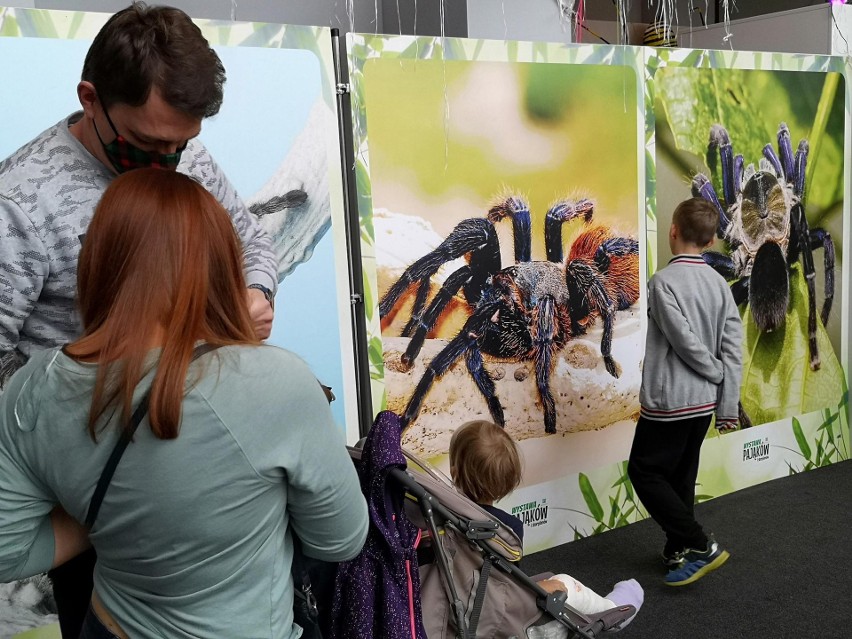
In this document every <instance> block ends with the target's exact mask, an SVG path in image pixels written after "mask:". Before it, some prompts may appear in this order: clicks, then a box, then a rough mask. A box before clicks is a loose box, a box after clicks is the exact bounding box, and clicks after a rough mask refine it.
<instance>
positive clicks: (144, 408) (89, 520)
mask: <svg viewBox="0 0 852 639" xmlns="http://www.w3.org/2000/svg"><path fill="white" fill-rule="evenodd" d="M217 348H219V347H218V346H215V345H213V344H207V343H204V344H199V345H198V346H196V347H195V349H194V350H193V351H192V359H190V363H192V362H194V361H195V360H197V359H198V358H199V357H201V356H202V355H205V354H207V353H209V352H210V351H212V350H215V349H217ZM149 395H150V391H146V392H145V394H144V395H143V396H142V399H141V400H139V405H138V406H137V407H136V410H135V411H133V416H132V417H131V418H130V424H129V425H128V427H127V428H125V429H124V430H122V431H121V437H119V439H118V441H117V442H116V444H115V448H113V449H112V454H111V455H110V456H109V459H108V460H107V463H106V466H104V469H103V472H102V473H101V477H100V479H98V485H97V486H95V492H94V493H93V494H92V500H91V501H90V502H89V510H88V512H87V513H86V522H85V524H86V528H88V529H90V530H91V528H92V526H93V525H94V523H95V519H97V516H98V511H99V510H100V509H101V502H102V501H103V500H104V495H106V491H107V488H109V483H110V481H111V480H112V476H113V474H114V473H115V469H116V467H117V466H118V462H119V461H120V460H121V456H122V455H123V454H124V450H125V449H126V448H127V445H128V444H129V443H130V440H131V439H133V434H134V433H135V432H136V429H137V428H139V424H140V423H141V422H142V419H143V418H144V417H145V413H147V412H148V398H149Z"/></svg>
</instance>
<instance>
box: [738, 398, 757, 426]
mask: <svg viewBox="0 0 852 639" xmlns="http://www.w3.org/2000/svg"><path fill="white" fill-rule="evenodd" d="M737 413H738V416H739V419H740V429H743V428H751V427H752V426H753V424H752V423H751V418H750V417H749V416H748V413H747V412H746V411H745V408H743V403H742V402H737Z"/></svg>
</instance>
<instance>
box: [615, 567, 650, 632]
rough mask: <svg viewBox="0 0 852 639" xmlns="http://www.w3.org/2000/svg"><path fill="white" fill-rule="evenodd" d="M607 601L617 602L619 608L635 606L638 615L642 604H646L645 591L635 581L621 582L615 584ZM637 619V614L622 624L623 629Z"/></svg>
mask: <svg viewBox="0 0 852 639" xmlns="http://www.w3.org/2000/svg"><path fill="white" fill-rule="evenodd" d="M607 599H609V600H610V601H613V602H615V605H617V606H625V605H629V606H633V607H634V608H636V613H638V612H639V609H640V608H641V607H642V604H643V603H645V591H644V590H642V586H640V585H639V582H638V581H636V580H635V579H628V580H626V581H619V582H618V583H617V584H615V586H613V587H612V592H611V593H609V594H608V595H607ZM635 617H636V614H634V615H633V617H630V618H629V619H627V621H625V622H624V623H623V624H621V627H622V628H626V627H627V624H629V623H630V622H631V621H633V619H634V618H635Z"/></svg>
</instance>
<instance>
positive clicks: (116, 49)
mask: <svg viewBox="0 0 852 639" xmlns="http://www.w3.org/2000/svg"><path fill="white" fill-rule="evenodd" d="M82 79H83V80H85V81H88V82H91V83H92V84H93V85H94V87H95V90H96V91H97V93H98V98H99V99H100V100H101V103H102V104H103V105H104V106H105V107H109V106H112V105H113V104H118V103H122V104H127V105H129V106H134V107H135V106H142V105H143V104H145V102H146V101H147V100H148V96H149V95H150V94H151V89H152V88H154V87H156V88H157V90H158V91H159V93H160V95H161V96H162V98H163V99H164V100H165V101H166V103H167V104H168V105H169V106H171V107H172V108H174V109H177V110H178V111H181V112H183V113H186V114H188V115H191V116H192V117H195V118H198V119H203V118H206V117H210V116H211V115H215V114H216V113H218V112H219V108H220V107H221V106H222V85H224V83H225V68H224V67H223V66H222V61H221V60H219V56H218V55H216V52H215V51H213V49H211V48H210V45H209V43H208V42H207V40H206V39H205V38H204V36H203V35H202V34H201V30H200V29H199V28H198V27H197V26H196V25H195V24H194V23H193V22H192V20H191V19H190V17H189V16H188V15H187V14H186V13H184V12H183V11H181V10H180V9H175V8H173V7H148V6H147V5H145V4H144V3H142V2H134V3H133V4H132V5H130V6H129V7H127V8H126V9H122V10H121V11H119V12H118V13H116V14H115V15H114V16H112V17H111V18H110V19H109V20H108V21H107V23H106V24H105V25H104V26H103V28H102V29H101V30H100V32H98V35H97V36H95V40H94V42H92V46H91V47H90V48H89V52H88V53H87V54H86V61H85V62H84V63H83V75H82Z"/></svg>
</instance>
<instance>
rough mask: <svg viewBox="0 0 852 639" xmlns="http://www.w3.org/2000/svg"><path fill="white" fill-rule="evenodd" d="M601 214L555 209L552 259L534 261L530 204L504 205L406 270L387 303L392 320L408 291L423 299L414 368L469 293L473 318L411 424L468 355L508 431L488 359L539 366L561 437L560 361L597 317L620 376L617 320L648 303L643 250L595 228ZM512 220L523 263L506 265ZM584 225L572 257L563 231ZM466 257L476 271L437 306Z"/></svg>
mask: <svg viewBox="0 0 852 639" xmlns="http://www.w3.org/2000/svg"><path fill="white" fill-rule="evenodd" d="M593 213H594V204H593V203H592V201H591V200H588V199H579V200H561V201H559V202H557V203H556V204H554V205H553V206H552V207H551V208H550V210H549V211H548V212H547V216H546V218H545V247H546V251H547V260H546V261H533V260H531V259H530V254H531V236H530V227H531V224H530V211H529V206H528V205H527V203H526V202H525V201H524V200H523V199H522V198H520V197H518V196H514V195H513V196H508V197H505V198H501V199H500V201H499V202H498V203H496V204H495V205H494V206H492V207H491V209H490V210H489V212H488V215H487V216H486V217H483V218H469V219H465V220H462V221H461V222H459V223H458V224H457V225H456V227H455V228H454V229H453V230H452V231H451V232H450V234H449V235H448V236H447V238H446V239H445V240H444V241H443V242H441V243H440V245H438V247H437V248H436V249H435V250H433V251H431V252H429V253H428V254H426V255H424V256H423V257H421V258H420V259H418V260H417V261H415V262H414V263H413V264H411V265H410V266H409V267H408V268H406V269H405V272H404V273H403V274H402V275H401V276H400V278H399V279H398V280H397V281H396V282H395V283H394V284H393V285H392V286H391V287H390V288H389V289H388V290H387V292H386V293H385V294H384V296H383V297H382V299H381V301H380V303H379V314H380V316H381V317H382V318H384V317H386V316H387V315H388V314H389V313H390V312H391V311H392V310H393V308H394V306H395V305H396V304H397V302H398V301H399V300H400V298H401V297H402V296H403V295H404V294H405V293H406V292H408V291H409V290H410V289H413V290H414V292H415V294H414V303H413V307H412V310H411V317H410V319H409V321H408V323H407V324H406V325H405V327H404V328H403V330H402V336H403V337H410V338H411V340H410V341H409V343H408V346H407V348H406V351H405V353H404V354H403V356H402V362H403V364H404V365H409V366H410V365H411V364H412V363H413V362H414V360H415V359H416V358H417V355H418V354H419V352H420V349H421V347H422V346H423V342H424V340H425V339H426V336H427V334H428V333H429V332H430V331H431V330H432V329H433V327H434V326H435V324H436V322H437V321H438V319H439V317H440V315H441V312H442V311H443V310H444V309H445V308H446V307H447V305H448V304H449V302H450V300H451V299H452V298H453V296H455V295H456V294H457V293H458V292H459V291H462V292H463V295H464V299H465V301H466V303H467V307H468V309H469V313H470V315H469V317H468V318H467V319H466V321H465V323H464V325H463V326H462V328H461V330H459V331H458V333H457V334H456V335H455V337H453V338H452V339H451V340H450V342H449V343H448V344H447V345H446V346H445V347H444V348H443V349H442V350H441V351H440V352H439V353H438V354H437V355H436V356H435V357H434V359H433V360H432V361H431V363H430V364H429V365H428V367H427V368H426V372H425V373H424V374H423V376H422V377H421V379H420V381H419V382H418V384H417V386H416V388H415V390H414V392H413V393H412V395H411V397H410V399H409V400H408V403H407V405H406V408H405V411H404V414H403V416H402V420H403V423H404V425H406V426H407V425H408V424H409V423H411V422H412V421H413V420H415V419H416V418H417V415H418V414H419V411H420V407H421V404H422V403H423V400H424V398H425V397H426V395H427V393H428V392H429V389H430V388H431V386H432V384H433V383H434V382H435V380H436V379H438V378H440V377H441V376H442V375H443V374H444V373H445V372H446V371H447V370H448V369H449V368H450V366H452V365H453V364H454V363H455V362H456V361H458V360H459V359H460V358H461V357H464V358H465V363H466V365H467V370H468V372H469V373H470V375H471V377H472V378H473V380H474V382H475V384H476V386H477V388H478V389H479V391H480V392H481V393H482V395H483V396H484V398H485V400H486V403H487V405H488V409H489V412H490V413H491V416H492V418H493V419H494V421H495V422H496V423H497V424H499V425H500V426H505V420H504V416H503V408H502V406H501V405H500V401H499V399H498V398H497V396H496V393H495V387H494V380H493V379H492V377H491V375H490V374H489V373H488V371H487V370H486V369H485V366H484V363H483V357H482V356H483V354H485V355H489V356H492V357H494V358H498V359H500V360H504V361H516V362H520V361H532V362H533V363H534V368H535V380H536V387H537V390H538V395H539V399H540V400H541V405H542V407H543V411H544V425H545V431H546V432H547V433H555V432H556V405H555V401H554V399H553V395H552V394H551V391H550V375H551V371H552V369H553V362H554V359H553V358H554V354H555V353H556V352H558V351H559V350H560V349H561V348H562V347H563V346H564V345H565V344H566V343H567V342H568V341H569V340H570V339H572V338H573V337H575V336H577V335H582V334H583V333H585V332H586V330H587V328H588V327H589V326H590V325H591V323H592V322H593V321H594V319H595V318H597V317H600V318H601V320H602V321H603V335H602V338H601V345H600V350H601V356H602V357H603V361H604V364H605V367H606V370H607V371H608V372H609V374H610V375H612V376H613V377H618V375H619V371H618V368H617V365H616V362H615V360H614V359H613V357H612V354H611V345H612V331H613V322H614V318H615V312H616V311H618V310H623V309H626V308H629V307H630V306H632V305H633V304H634V303H635V302H636V300H637V299H638V298H639V244H638V242H637V241H636V240H635V239H633V238H629V237H621V236H619V235H616V234H615V233H614V232H613V231H612V230H611V229H609V228H607V227H606V226H601V225H592V224H591V222H592V217H593ZM505 218H510V219H511V221H512V229H513V234H514V256H515V264H513V265H511V266H508V267H506V268H501V263H500V244H499V240H498V237H497V231H496V228H495V224H497V223H498V222H500V221H501V220H503V219H505ZM575 219H581V220H582V223H583V225H584V228H583V230H582V232H581V233H580V234H579V235H578V236H577V237H576V239H575V240H574V241H573V242H572V244H571V247H570V251H569V255H568V259H567V260H564V259H563V241H562V227H563V224H565V223H567V222H570V221H571V220H575ZM463 256H465V257H466V258H467V264H466V265H465V266H463V267H461V268H459V269H458V270H456V271H455V272H453V273H452V274H450V275H449V276H448V277H447V279H446V281H445V282H444V284H443V285H442V286H441V288H440V289H439V290H438V291H437V292H436V293H435V295H434V296H433V297H432V299H431V300H430V299H429V291H430V281H431V278H432V276H433V275H434V274H435V273H436V271H437V270H438V269H439V268H440V267H441V266H442V265H443V264H445V263H447V262H450V261H452V260H454V259H456V258H459V257H463Z"/></svg>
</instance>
